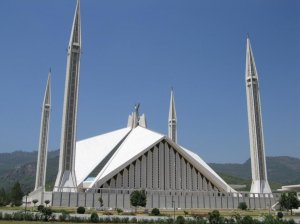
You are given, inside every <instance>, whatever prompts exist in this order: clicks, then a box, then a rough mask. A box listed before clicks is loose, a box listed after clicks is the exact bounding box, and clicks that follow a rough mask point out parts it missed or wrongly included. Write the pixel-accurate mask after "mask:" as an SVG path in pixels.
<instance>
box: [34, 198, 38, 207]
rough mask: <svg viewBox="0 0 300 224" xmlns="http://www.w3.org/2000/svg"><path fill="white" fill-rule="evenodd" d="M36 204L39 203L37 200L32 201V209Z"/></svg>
mask: <svg viewBox="0 0 300 224" xmlns="http://www.w3.org/2000/svg"><path fill="white" fill-rule="evenodd" d="M38 202H39V200H37V199H33V200H32V203H33V205H34V207H35V204H36V203H38Z"/></svg>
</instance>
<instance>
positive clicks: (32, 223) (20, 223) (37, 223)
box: [0, 220, 91, 224]
mask: <svg viewBox="0 0 300 224" xmlns="http://www.w3.org/2000/svg"><path fill="white" fill-rule="evenodd" d="M7 223H9V224H11V223H17V224H45V223H56V224H57V223H59V224H70V222H35V221H31V222H30V221H13V220H12V221H0V224H7ZM81 224H87V223H84V222H81ZM89 224H91V223H89Z"/></svg>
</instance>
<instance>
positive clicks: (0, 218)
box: [0, 212, 3, 220]
mask: <svg viewBox="0 0 300 224" xmlns="http://www.w3.org/2000/svg"><path fill="white" fill-rule="evenodd" d="M2 219H3V215H2V212H0V220H2Z"/></svg>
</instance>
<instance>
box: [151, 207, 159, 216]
mask: <svg viewBox="0 0 300 224" xmlns="http://www.w3.org/2000/svg"><path fill="white" fill-rule="evenodd" d="M151 215H155V216H158V215H160V211H159V209H158V208H154V209H152V211H151Z"/></svg>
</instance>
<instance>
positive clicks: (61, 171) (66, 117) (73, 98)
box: [54, 0, 81, 191]
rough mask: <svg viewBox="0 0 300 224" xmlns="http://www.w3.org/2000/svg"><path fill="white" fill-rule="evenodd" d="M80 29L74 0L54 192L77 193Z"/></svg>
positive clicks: (77, 9)
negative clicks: (76, 156)
mask: <svg viewBox="0 0 300 224" xmlns="http://www.w3.org/2000/svg"><path fill="white" fill-rule="evenodd" d="M80 26H81V25H80V2H79V0H77V5H76V10H75V16H74V21H73V26H72V32H71V37H70V42H69V46H68V57H67V71H66V83H65V96H64V107H63V118H62V130H61V144H60V156H59V168H58V174H57V178H56V182H55V186H54V191H77V188H76V187H77V181H76V176H75V152H76V122H77V106H78V88H79V70H80V54H81V27H80Z"/></svg>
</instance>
